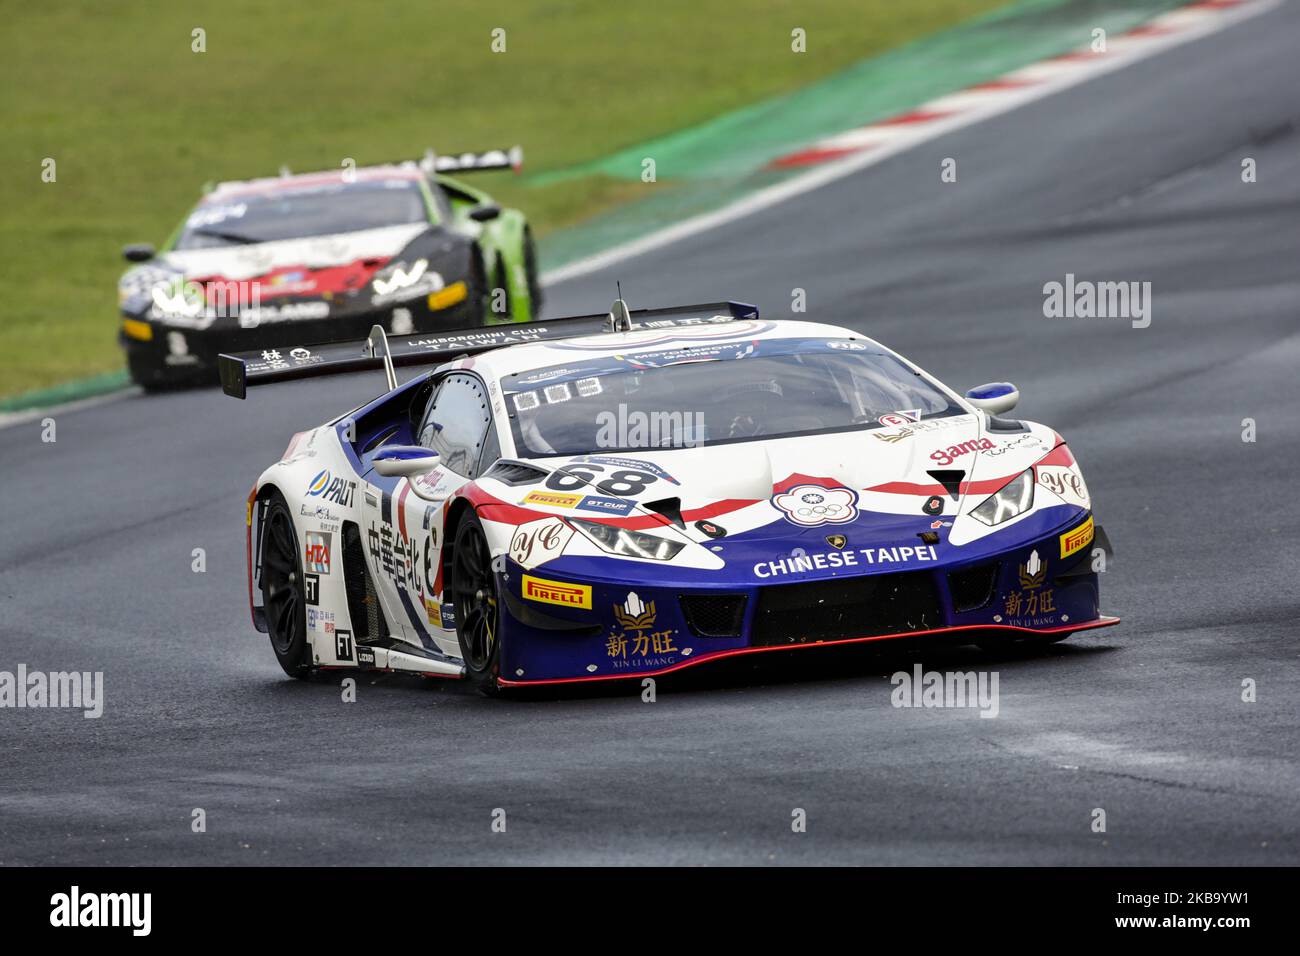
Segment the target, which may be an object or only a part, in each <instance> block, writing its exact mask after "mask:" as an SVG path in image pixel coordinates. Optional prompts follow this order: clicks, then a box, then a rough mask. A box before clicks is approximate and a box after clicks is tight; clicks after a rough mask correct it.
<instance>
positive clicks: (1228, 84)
mask: <svg viewBox="0 0 1300 956" xmlns="http://www.w3.org/2000/svg"><path fill="white" fill-rule="evenodd" d="M1297 123H1300V4H1289V5H1285V6H1283V7H1282V8H1280V9H1278V10H1275V11H1273V12H1270V13H1267V14H1264V15H1263V16H1261V17H1258V18H1255V19H1253V20H1249V21H1247V22H1245V23H1242V24H1239V25H1237V26H1235V27H1233V28H1231V29H1229V30H1228V31H1226V32H1224V33H1222V34H1219V35H1217V36H1214V37H1210V38H1208V39H1206V40H1201V41H1198V42H1196V43H1193V44H1190V45H1188V46H1185V47H1182V48H1179V49H1176V50H1173V51H1170V52H1167V53H1164V54H1162V55H1159V56H1157V57H1154V58H1153V59H1150V60H1147V61H1144V62H1141V63H1138V64H1136V65H1134V66H1131V67H1129V68H1127V69H1124V70H1121V71H1119V72H1117V73H1114V74H1111V75H1107V76H1103V77H1101V78H1100V79H1097V80H1095V81H1093V82H1090V83H1088V84H1085V85H1083V86H1080V87H1077V88H1075V89H1072V90H1069V91H1067V92H1065V93H1062V94H1059V95H1056V96H1053V97H1050V98H1048V99H1046V100H1042V101H1039V102H1037V103H1034V104H1031V105H1029V106H1027V107H1025V108H1023V109H1020V110H1018V111H1015V112H1013V113H1010V114H1007V115H1004V116H1001V117H998V118H995V119H993V120H991V121H988V122H986V123H983V124H979V125H976V126H974V127H970V128H967V129H964V130H961V131H959V132H956V133H954V134H951V135H949V136H946V137H944V138H942V139H940V140H937V141H935V142H932V143H929V144H926V145H923V146H921V147H919V148H917V149H915V150H913V151H911V152H908V153H906V154H904V155H901V156H897V157H894V158H892V159H890V160H887V161H886V162H884V163H883V164H881V165H879V166H876V167H873V168H870V169H867V170H864V171H862V172H860V173H858V174H856V175H853V176H850V177H848V178H846V179H843V180H840V181H838V182H835V183H833V184H831V185H829V186H826V187H824V188H822V189H820V190H818V191H816V192H813V193H810V194H807V195H805V196H803V197H802V198H801V199H799V200H796V201H795V202H793V203H786V204H783V205H781V206H779V207H776V208H773V209H770V210H767V211H765V212H763V213H760V214H758V215H755V216H752V217H750V218H747V219H743V220H740V221H738V222H735V223H732V224H730V225H728V226H725V227H722V228H720V229H716V230H714V231H711V232H708V233H705V234H702V235H699V236H697V237H695V238H693V239H689V240H686V241H683V242H680V243H678V244H676V245H673V246H671V247H668V248H666V249H663V250H660V251H658V252H654V253H651V254H647V255H645V256H643V257H641V258H638V259H635V260H632V261H629V262H625V263H623V264H621V265H620V266H617V267H615V268H613V269H611V270H608V271H606V272H602V273H600V274H597V275H592V276H588V277H585V278H582V279H579V280H574V281H571V282H568V283H565V284H564V285H562V286H559V287H557V288H553V289H552V290H550V293H549V296H550V298H549V302H548V313H549V314H552V315H555V314H563V313H565V312H591V311H594V310H596V309H599V308H603V307H605V306H606V305H607V304H608V301H609V300H610V299H611V298H612V294H613V290H614V281H615V279H618V280H621V282H622V285H623V291H624V294H625V296H626V297H627V298H628V299H629V300H630V301H631V303H632V305H633V307H642V306H648V305H653V304H673V303H677V302H684V301H705V300H711V299H716V298H726V297H736V298H741V299H745V300H748V301H753V302H757V303H758V304H759V305H760V306H761V307H762V309H763V310H764V312H765V313H766V314H768V315H772V316H778V315H783V314H787V313H788V311H789V307H790V301H791V290H792V289H795V288H802V289H805V290H806V292H807V300H808V308H809V312H808V316H809V317H810V318H815V319H821V320H825V321H830V322H836V323H840V324H844V325H850V326H853V327H856V328H859V329H862V330H863V331H865V332H866V333H868V334H870V335H872V336H875V337H877V338H879V339H880V340H881V341H883V342H884V343H885V344H887V345H889V346H891V347H893V348H895V349H898V350H899V351H901V352H903V353H904V354H906V355H908V356H909V357H911V358H912V359H914V360H915V361H917V362H918V363H919V364H920V365H922V366H923V367H925V368H926V369H928V370H929V371H931V372H932V373H934V374H935V375H937V376H938V377H940V378H941V379H943V380H944V381H946V382H947V383H949V384H950V385H952V386H953V387H955V388H965V387H967V386H969V385H974V384H977V383H980V382H985V381H990V380H1000V379H1010V380H1012V381H1014V382H1015V383H1016V384H1017V385H1018V386H1019V387H1020V389H1021V393H1022V396H1023V397H1022V403H1021V406H1020V408H1019V409H1018V412H1017V413H1018V414H1021V415H1023V416H1025V417H1027V418H1031V419H1033V420H1035V421H1042V422H1046V423H1048V424H1050V425H1052V426H1053V427H1055V428H1056V429H1057V430H1058V431H1059V432H1061V433H1062V434H1063V435H1065V437H1066V438H1067V439H1068V440H1069V442H1070V444H1071V446H1072V448H1073V449H1074V451H1075V453H1076V455H1077V456H1078V458H1079V460H1080V462H1081V464H1082V465H1083V468H1084V470H1085V474H1086V476H1087V478H1088V482H1089V485H1090V489H1091V492H1092V495H1093V500H1094V505H1095V508H1096V513H1097V518H1098V520H1099V522H1100V523H1102V524H1103V525H1104V526H1105V528H1106V529H1107V531H1108V532H1109V535H1110V538H1111V541H1112V542H1113V543H1114V546H1115V549H1116V552H1117V553H1116V558H1115V561H1114V562H1113V564H1112V565H1111V568H1110V570H1109V571H1108V572H1107V573H1106V574H1105V575H1104V576H1103V580H1102V599H1103V607H1104V609H1105V610H1106V611H1107V612H1109V613H1113V614H1118V615H1119V616H1121V617H1123V618H1124V623H1123V624H1122V625H1121V626H1120V627H1118V628H1111V629H1108V630H1103V631H1100V632H1097V633H1096V634H1094V635H1091V636H1089V635H1083V636H1079V637H1075V638H1073V639H1071V640H1070V641H1069V642H1067V643H1064V644H1059V645H1053V646H1050V647H1047V648H1044V649H1040V650H1011V649H1008V650H1006V651H1004V652H999V653H991V652H986V651H981V650H978V649H976V648H973V647H964V648H937V647H919V648H916V647H913V648H910V649H909V648H907V647H895V648H892V649H890V650H888V651H878V652H874V653H844V652H802V653H798V654H794V655H762V656H763V657H764V660H762V661H761V662H754V661H753V660H744V659H742V660H740V661H734V662H730V663H727V664H724V665H718V666H715V667H706V668H699V669H697V670H696V671H695V672H693V673H691V674H689V675H683V676H681V677H680V678H676V679H671V680H663V681H661V682H660V687H659V695H658V702H657V703H654V704H645V703H642V702H641V699H640V697H639V693H638V691H639V688H637V687H636V686H635V685H630V686H629V687H627V688H622V689H617V690H615V689H610V688H603V689H601V690H599V691H591V692H589V693H575V694H569V695H566V696H564V697H561V698H559V699H556V698H544V699H537V700H532V699H525V700H518V701H506V702H487V701H484V700H482V699H480V698H478V697H477V696H475V695H474V694H473V693H472V692H470V691H469V689H468V688H466V687H462V686H460V685H458V684H456V683H454V682H424V681H421V680H419V679H408V678H397V677H389V678H385V677H378V678H375V677H369V676H368V677H366V678H364V679H363V680H362V681H361V682H360V688H359V694H358V697H359V699H358V701H357V703H355V704H343V703H341V702H340V694H339V689H338V679H337V677H335V678H332V679H318V680H314V681H311V682H306V683H297V682H292V681H289V680H286V679H285V678H283V677H282V675H281V672H280V670H279V668H278V667H277V666H276V664H275V661H274V658H273V657H272V654H271V650H270V648H269V647H268V646H267V641H266V638H265V637H264V636H262V635H259V634H256V633H255V632H253V631H252V629H251V627H250V626H249V624H248V615H247V599H246V591H245V579H244V551H243V547H244V541H243V530H244V529H243V511H244V496H245V495H246V493H247V490H248V487H249V485H250V484H251V482H252V481H253V479H254V477H255V476H256V474H257V473H258V472H259V471H260V470H261V469H262V468H263V467H265V465H267V464H268V463H270V462H271V461H273V460H274V459H275V458H276V457H278V455H279V453H280V452H281V451H282V450H283V449H284V447H285V445H286V443H287V441H288V439H289V436H290V435H291V434H292V433H293V432H294V431H296V430H299V429H302V428H304V427H310V426H312V425H315V424H318V423H319V422H321V421H323V420H325V419H326V418H328V417H330V416H332V415H334V414H337V413H339V412H341V411H343V410H345V409H346V408H348V407H350V406H351V405H352V404H355V403H357V402H360V401H361V400H363V399H365V398H366V397H368V396H370V395H372V394H373V393H374V392H375V390H376V388H377V386H378V384H379V381H380V380H379V378H378V375H377V374H376V375H367V376H350V377H346V378H340V379H334V380H324V381H317V382H305V383H297V384H293V385H288V386H284V387H280V388H274V389H266V390H263V391H261V392H260V393H259V392H254V393H253V394H252V395H251V397H250V398H249V400H248V401H247V402H243V403H240V402H236V401H234V400H232V399H228V398H225V397H224V396H222V395H220V394H219V393H217V392H215V391H212V390H204V391H197V392H190V393H185V394H180V395H172V396H164V397H156V398H154V397H149V398H144V397H132V398H128V399H124V400H121V401H117V402H113V403H111V404H107V405H103V406H100V407H95V408H88V409H84V410H81V411H75V412H68V413H66V414H62V415H60V416H59V417H58V425H57V427H58V432H57V438H58V440H57V442H56V443H55V444H42V443H41V441H40V426H39V425H38V424H34V423H33V424H25V425H20V426H16V427H14V428H12V429H9V430H7V431H5V432H4V433H3V435H2V436H0V484H2V485H3V488H4V502H5V503H4V505H3V508H4V515H3V529H4V533H3V536H2V538H0V670H10V671H12V670H14V669H15V668H16V667H17V665H18V663H20V662H21V663H25V664H26V665H28V667H29V668H31V669H34V670H47V671H48V670H66V669H77V670H102V671H104V674H105V693H106V697H107V703H106V707H105V713H104V716H103V717H102V719H99V720H86V719H83V718H82V716H81V715H80V713H79V712H70V711H40V710H37V711H31V710H3V711H0V764H2V765H3V771H2V772H0V863H3V864H20V863H74V864H82V863H87V864H94V863H120V864H149V863H165V864H174V863H245V864H256V863H319V864H358V863H460V862H519V863H581V862H598V861H605V862H661V863H767V862H775V863H796V862H798V863H812V862H841V863H846V862H854V863H882V864H905V863H954V864H975V863H1029V864H1044V863H1080V864H1107V863H1162V862H1165V863H1179V864H1183V863H1188V864H1190V863H1297V862H1300V824H1298V823H1297V821H1298V820H1300V813H1298V811H1300V768H1298V767H1297V762H1296V754H1297V751H1300V746H1298V742H1300V679H1298V678H1297V662H1298V657H1300V642H1298V640H1297V637H1298V633H1300V632H1298V628H1297V619H1298V618H1300V591H1297V587H1296V581H1297V576H1298V573H1300V556H1298V555H1300V551H1298V549H1297V544H1296V542H1297V539H1298V538H1300V517H1297V514H1296V511H1295V509H1294V508H1293V507H1292V505H1291V503H1290V502H1291V500H1292V495H1293V491H1294V481H1295V477H1296V474H1297V468H1298V466H1300V451H1298V449H1300V384H1298V382H1300V376H1298V375H1297V371H1296V370H1297V367H1300V305H1298V303H1300V148H1298V147H1300V131H1298V130H1297V127H1296V125H1295V124H1297ZM944 157H954V158H956V159H957V162H958V182H957V183H955V184H943V183H941V182H940V181H939V169H940V161H941V160H942V159H943V158H944ZM1244 157H1251V158H1253V159H1255V160H1256V161H1257V164H1258V171H1259V172H1258V182H1256V183H1253V184H1244V183H1242V181H1241V177H1240V163H1241V160H1242V159H1243V158H1244ZM1067 273H1074V274H1075V275H1077V276H1078V277H1079V278H1089V279H1095V280H1139V281H1150V282H1151V283H1152V289H1153V296H1154V309H1153V316H1152V319H1153V320H1152V323H1151V326H1150V328H1147V329H1134V328H1131V327H1130V325H1129V323H1128V322H1127V321H1124V320H1117V319H1047V318H1044V317H1043V315H1042V312H1041V306H1042V299H1043V296H1042V286H1043V284H1044V283H1046V282H1049V281H1053V280H1063V279H1064V277H1065V275H1066V274H1067ZM408 374H409V373H408ZM1244 418H1253V419H1255V421H1256V422H1257V428H1258V440H1257V441H1256V442H1254V443H1244V442H1243V441H1242V438H1241V433H1242V420H1243V419H1244ZM194 548H204V549H205V551H206V556H207V571H206V573H203V574H196V573H193V571H192V570H191V561H192V558H191V553H192V550H193V549H194ZM916 661H920V662H921V663H922V664H923V665H924V667H925V668H926V669H934V670H955V669H961V670H971V669H984V670H996V671H997V672H998V674H999V678H1000V687H999V689H1000V693H1001V709H1000V714H999V716H998V717H997V718H996V719H992V720H988V719H980V718H979V716H978V714H977V713H976V712H975V711H973V710H909V709H895V708H893V707H891V705H890V691H891V686H890V683H889V675H890V674H891V673H893V672H894V671H896V670H899V669H909V670H910V669H911V667H912V665H913V664H914V663H915V662H916ZM1246 678H1252V679H1254V680H1255V681H1257V684H1258V701H1257V702H1256V703H1253V704H1247V703H1243V702H1242V700H1241V689H1242V681H1243V680H1244V679H1246ZM198 807H201V808H203V809H204V810H205V811H206V814H207V832H206V833H205V834H195V833H192V832H191V828H190V820H191V812H192V811H193V809H194V808H198ZM497 807H502V808H505V810H506V811H507V819H508V828H507V832H506V833H504V834H499V833H493V832H492V831H491V829H490V823H491V814H492V811H493V809H494V808H497ZM796 807H798V808H803V809H805V810H806V811H807V814H808V831H807V833H804V834H794V833H792V832H791V826H790V820H791V811H792V809H793V808H796ZM1098 807H1099V808H1103V809H1104V810H1105V811H1106V814H1107V832H1106V833H1105V834H1098V833H1094V832H1092V830H1091V828H1090V824H1091V822H1092V819H1093V817H1092V811H1093V809H1094V808H1098Z"/></svg>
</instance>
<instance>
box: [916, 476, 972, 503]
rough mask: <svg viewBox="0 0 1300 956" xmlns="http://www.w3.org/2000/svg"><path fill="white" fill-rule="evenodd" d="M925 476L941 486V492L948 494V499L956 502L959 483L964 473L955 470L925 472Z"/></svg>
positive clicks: (959, 490)
mask: <svg viewBox="0 0 1300 956" xmlns="http://www.w3.org/2000/svg"><path fill="white" fill-rule="evenodd" d="M926 474H927V475H929V476H930V477H931V478H933V479H934V480H935V481H937V482H939V484H941V485H943V490H944V491H946V492H948V497H950V498H951V499H952V500H953V501H956V500H957V498H958V497H959V496H960V495H961V483H962V479H963V478H965V477H966V472H964V471H962V470H961V469H959V468H957V469H953V470H951V471H945V470H942V469H939V470H935V471H927V472H926Z"/></svg>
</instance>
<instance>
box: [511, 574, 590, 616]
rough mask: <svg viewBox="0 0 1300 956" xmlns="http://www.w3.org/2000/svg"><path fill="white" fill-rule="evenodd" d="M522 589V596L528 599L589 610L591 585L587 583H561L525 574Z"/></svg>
mask: <svg viewBox="0 0 1300 956" xmlns="http://www.w3.org/2000/svg"><path fill="white" fill-rule="evenodd" d="M523 589H524V597H525V598H527V599H528V600H530V601H540V602H541V603H542V604H558V605H560V607H577V608H582V609H583V610H586V611H590V610H591V585H589V584H563V583H561V582H559V581H548V580H546V579H545V578H535V577H533V576H532V575H531V574H525V575H524V582H523Z"/></svg>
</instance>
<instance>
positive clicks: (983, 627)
mask: <svg viewBox="0 0 1300 956" xmlns="http://www.w3.org/2000/svg"><path fill="white" fill-rule="evenodd" d="M1118 623H1119V618H1117V617H1099V618H1098V619H1097V620H1095V621H1084V622H1083V623H1081V624H1066V625H1062V626H1061V627H1044V628H1029V627H1013V626H1012V625H1010V624H962V625H959V626H957V627H937V628H932V629H931V630H928V631H908V632H906V633H903V634H875V635H872V636H870V637H848V638H845V639H843V640H839V641H819V642H818V643H816V644H791V645H789V646H786V647H737V648H733V649H731V650H729V651H718V652H716V653H713V654H709V655H707V656H705V657H699V658H696V659H695V660H686V661H681V662H680V663H677V664H673V665H672V666H671V667H661V668H659V669H658V670H650V671H637V672H636V673H634V674H598V675H596V676H594V677H553V678H545V679H542V680H506V679H505V678H503V677H498V678H497V684H498V686H501V687H546V686H548V685H553V684H586V683H591V682H593V681H608V680H631V679H635V678H645V677H662V676H663V675H665V674H671V673H673V672H674V671H680V670H684V669H685V668H687V667H695V666H696V665H698V664H707V663H709V662H710V661H718V660H723V659H725V658H728V657H740V656H742V655H744V654H762V653H765V652H767V651H797V650H804V649H807V648H813V647H835V646H840V645H845V644H865V643H868V642H869V641H890V640H897V639H898V638H908V637H925V636H927V635H932V634H958V633H960V632H962V631H1013V632H1016V633H1019V634H1027V635H1033V634H1069V633H1073V632H1074V631H1087V630H1091V629H1093V628H1098V627H1110V626H1111V625H1112V624H1118Z"/></svg>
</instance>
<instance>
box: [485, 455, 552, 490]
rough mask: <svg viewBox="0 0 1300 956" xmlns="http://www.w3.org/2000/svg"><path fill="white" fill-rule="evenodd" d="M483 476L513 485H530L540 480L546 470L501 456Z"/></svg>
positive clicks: (544, 475)
mask: <svg viewBox="0 0 1300 956" xmlns="http://www.w3.org/2000/svg"><path fill="white" fill-rule="evenodd" d="M483 477H484V478H495V479H496V480H497V481H499V482H501V483H503V484H507V485H510V486H511V487H513V486H515V485H531V484H533V483H534V482H538V481H541V480H542V479H543V478H545V477H546V471H545V469H542V468H538V467H537V466H536V465H530V464H528V463H527V462H523V461H515V460H513V459H511V458H502V459H501V460H500V461H498V462H497V463H496V464H495V465H493V466H492V467H491V468H489V469H488V470H487V472H486V473H484V475H483Z"/></svg>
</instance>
